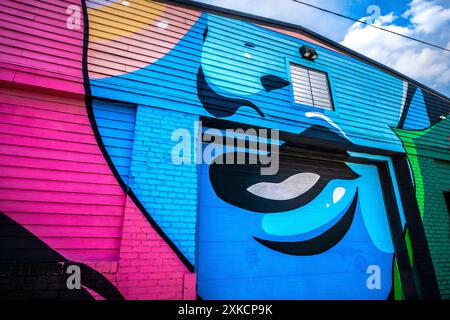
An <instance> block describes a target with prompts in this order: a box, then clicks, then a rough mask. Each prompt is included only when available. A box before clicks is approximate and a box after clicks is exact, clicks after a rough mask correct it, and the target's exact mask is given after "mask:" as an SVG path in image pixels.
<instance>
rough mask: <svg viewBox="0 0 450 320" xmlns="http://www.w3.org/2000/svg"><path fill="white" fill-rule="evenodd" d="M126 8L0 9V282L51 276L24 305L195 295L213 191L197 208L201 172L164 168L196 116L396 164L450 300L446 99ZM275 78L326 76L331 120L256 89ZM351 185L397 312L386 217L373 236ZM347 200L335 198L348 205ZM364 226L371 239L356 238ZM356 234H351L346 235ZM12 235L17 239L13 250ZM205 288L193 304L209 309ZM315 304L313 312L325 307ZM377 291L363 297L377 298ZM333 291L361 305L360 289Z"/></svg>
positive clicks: (94, 3) (258, 30)
mask: <svg viewBox="0 0 450 320" xmlns="http://www.w3.org/2000/svg"><path fill="white" fill-rule="evenodd" d="M126 3H127V5H126V4H123V2H122V1H104V0H87V1H78V0H73V1H62V0H61V1H56V2H55V1H31V0H20V1H6V2H5V3H4V5H3V7H2V9H1V12H0V14H1V16H0V18H1V19H0V23H1V28H2V29H1V34H2V37H3V38H4V39H5V41H3V42H2V45H1V46H0V48H1V50H0V54H1V58H0V61H1V70H2V72H1V81H2V84H4V86H3V87H2V89H1V95H0V97H1V102H2V104H1V117H0V120H1V121H0V129H1V135H2V140H1V145H0V146H1V149H0V164H1V167H0V195H1V196H0V204H1V206H0V212H1V213H2V221H3V222H2V230H3V232H2V233H1V234H0V236H2V238H4V239H5V241H2V243H4V244H6V245H4V247H2V255H3V257H2V261H9V262H14V264H15V265H16V266H17V269H14V270H16V271H14V272H15V273H13V274H14V275H15V276H11V274H8V273H7V272H6V271H3V272H2V276H3V277H4V278H6V279H19V280H17V281H19V282H20V281H21V282H23V283H28V282H31V283H33V282H36V281H37V280H36V279H33V278H32V279H27V280H26V281H25V280H23V279H24V277H23V276H22V275H23V274H24V273H26V272H25V271H23V270H25V269H26V268H31V269H32V270H34V271H33V272H35V274H36V275H37V276H39V275H47V276H48V277H49V278H50V276H51V275H55V274H58V275H59V277H56V280H54V282H55V283H56V284H55V286H54V288H57V289H56V290H53V289H50V288H47V287H45V285H43V284H36V285H35V287H39V290H38V291H37V290H34V289H30V290H29V291H27V294H28V295H31V296H39V295H41V294H42V295H44V296H45V295H47V296H51V295H52V294H53V295H59V296H60V297H65V295H67V297H75V298H77V297H78V298H79V297H86V298H106V299H114V298H126V299H166V298H168V299H170V298H173V299H181V298H184V299H192V298H195V295H196V279H195V273H199V272H201V268H202V266H203V267H204V268H210V269H209V270H212V271H211V272H210V273H214V272H213V271H214V269H212V268H213V267H212V265H210V266H209V267H208V265H207V264H202V265H199V264H198V263H199V261H205V260H201V259H202V258H201V257H199V256H198V255H197V253H198V252H202V251H201V248H199V240H198V237H199V234H202V231H203V230H205V231H207V230H208V227H210V226H211V227H212V226H213V224H208V223H206V222H205V221H207V219H206V218H205V219H206V220H202V219H203V218H202V217H205V215H203V216H202V214H201V212H202V211H201V210H202V209H201V207H202V206H203V207H208V206H210V204H208V203H206V204H205V199H213V197H214V196H215V195H214V194H216V195H217V194H218V192H219V191H217V189H214V190H213V189H212V188H210V189H209V191H210V193H211V195H212V196H211V198H209V195H207V192H206V191H205V190H206V189H204V187H203V188H202V185H203V186H204V185H205V184H207V183H209V182H208V180H202V172H203V170H210V169H208V168H205V167H201V166H200V167H198V166H196V165H195V164H191V165H175V164H173V163H172V161H171V158H170V151H171V150H172V148H173V146H175V145H176V144H177V143H178V142H179V141H176V140H173V139H172V133H173V131H174V130H175V129H179V128H181V129H184V130H186V132H187V133H188V134H189V135H190V137H192V138H193V139H192V145H195V143H196V140H195V137H196V135H197V134H198V132H197V131H196V128H195V125H194V123H195V122H196V121H198V120H199V119H200V117H202V119H219V120H229V121H233V122H236V123H244V124H246V125H254V126H260V127H265V128H274V129H278V130H281V131H283V132H285V133H287V134H292V135H298V137H299V139H303V138H304V136H305V133H309V132H310V130H308V129H311V128H321V130H319V132H327V134H319V135H318V134H317V133H314V134H313V138H317V139H319V138H320V140H330V141H329V142H331V143H337V141H345V145H346V146H348V151H350V149H351V150H352V151H355V150H358V151H359V152H370V153H372V156H374V155H378V154H385V153H386V152H395V153H399V154H405V153H406V154H407V155H408V159H409V161H410V164H411V170H412V176H413V178H414V183H415V188H416V197H417V202H418V206H419V209H420V213H421V215H422V219H423V225H424V228H425V232H426V236H427V240H428V242H429V244H430V252H431V256H432V259H433V263H434V265H435V269H436V276H437V279H438V282H439V286H440V290H441V295H442V297H448V292H449V291H448V290H449V288H448V279H449V276H450V275H449V274H448V271H447V270H448V264H449V263H450V261H448V246H447V245H446V244H445V243H447V244H448V232H447V231H448V229H449V228H448V215H446V211H445V207H444V205H445V204H444V203H443V198H439V196H441V195H442V191H445V190H446V189H448V188H449V186H448V183H446V182H447V181H448V179H446V178H445V177H446V175H447V173H448V170H449V169H448V163H447V162H448V161H449V158H448V136H449V129H448V125H447V124H448V123H447V122H448V121H447V120H443V119H441V116H445V115H447V114H448V113H449V111H450V107H449V101H448V99H444V98H436V97H435V96H434V95H433V94H432V93H430V92H428V91H427V90H425V89H423V88H418V87H417V86H416V85H414V84H410V83H408V82H407V81H405V80H403V79H400V78H399V77H396V76H394V75H392V74H391V73H388V72H386V71H383V70H381V69H380V68H378V67H375V66H373V65H371V64H369V63H367V62H364V61H361V60H360V59H357V58H355V57H353V56H352V55H351V54H349V53H345V52H343V51H342V50H341V49H337V48H334V47H333V46H332V45H330V44H326V43H324V42H323V41H322V40H320V39H316V38H313V37H312V36H309V35H307V34H305V33H304V32H299V31H296V30H294V29H289V28H284V27H283V28H282V27H280V26H276V25H272V24H267V23H263V22H260V21H252V20H250V19H242V18H237V17H233V16H230V15H224V14H220V13H217V12H210V11H208V10H202V9H200V8H196V7H191V6H184V5H179V4H174V3H170V2H159V1H144V0H133V1H127V2H126ZM70 6H72V7H70ZM69 7H70V8H69ZM68 8H69V9H68ZM77 12H78V14H79V16H77ZM68 17H72V18H74V19H75V21H76V19H77V17H78V18H79V25H78V27H71V28H69V27H68V26H67V19H68ZM71 22H73V20H71ZM304 44H307V45H310V46H312V47H313V48H315V49H316V50H317V52H318V54H319V57H318V59H317V60H316V61H314V62H311V61H307V60H305V59H302V58H301V57H300V55H299V48H300V47H301V46H302V45H304ZM289 63H296V64H300V65H303V66H305V67H309V68H313V69H317V70H319V71H322V72H326V73H327V74H328V78H329V82H330V89H331V92H332V98H333V103H334V107H335V109H334V110H333V111H328V110H321V109H317V108H314V107H312V106H308V105H301V104H296V103H295V102H294V101H293V98H292V96H293V94H292V86H290V85H284V86H279V87H277V88H275V89H272V90H267V89H266V88H265V87H264V84H263V83H262V78H263V77H264V76H268V75H270V76H272V77H276V78H278V79H282V80H284V81H286V83H290V82H291V80H292V79H291V76H290V73H289ZM393 128H398V130H393ZM411 132H412V133H411ZM435 132H438V133H435ZM416 140H417V141H420V142H417V141H416ZM419 145H420V147H418V146H419ZM424 150H426V151H424ZM422 153H424V155H422ZM350 166H352V165H350ZM356 167H357V166H356ZM354 170H357V169H355V168H354ZM360 170H361V172H366V171H370V170H368V169H364V168H363V169H360ZM418 170H420V172H423V173H421V174H418V173H417V172H419V171H418ZM427 170H429V171H427ZM375 171H376V170H375ZM432 174H434V175H435V176H436V177H441V178H440V180H439V181H440V182H439V183H436V180H437V179H429V177H431V176H433V175H432ZM360 175H361V176H362V179H359V178H358V179H359V180H358V179H357V180H356V182H355V181H352V182H349V184H348V186H347V185H346V188H347V189H346V190H353V189H352V188H354V189H355V190H357V188H359V189H360V190H363V191H360V192H359V195H360V198H359V199H360V200H359V201H360V202H359V205H358V210H359V211H358V210H357V212H359V213H358V214H357V217H359V219H360V221H359V220H358V221H359V222H358V223H359V226H360V229H358V230H366V229H367V231H364V232H365V233H364V234H365V235H366V233H367V234H368V236H367V239H368V240H367V243H368V244H369V245H374V247H375V249H374V250H376V248H378V249H379V248H380V245H377V240H374V239H377V237H378V239H379V240H380V241H381V242H383V241H384V242H385V243H388V245H386V246H387V247H388V249H386V247H385V249H384V250H378V251H379V252H378V251H377V253H376V254H378V255H379V256H382V255H386V257H385V258H383V259H386V261H389V263H387V262H386V265H387V264H389V267H388V269H389V272H390V275H389V281H388V284H387V285H388V286H392V288H396V291H395V292H394V293H395V296H396V297H400V298H401V296H402V293H401V288H399V286H398V285H396V284H395V283H394V282H395V278H396V274H395V268H396V265H395V262H391V261H393V259H394V251H393V248H392V245H391V244H390V245H389V243H390V242H391V238H390V235H389V226H388V221H387V217H386V214H385V212H384V211H383V210H384V209H382V208H381V209H380V210H378V211H377V212H376V213H377V216H378V217H379V220H378V222H376V223H375V224H370V223H368V222H367V219H366V217H368V216H369V217H370V216H371V214H370V211H367V210H366V209H364V208H368V206H367V205H364V201H365V200H363V198H361V197H362V196H361V192H362V193H364V192H368V191H367V190H370V188H372V187H371V186H370V188H369V184H370V183H369V182H368V181H369V180H370V179H369V178H367V177H372V178H371V179H375V180H376V179H377V178H376V173H374V174H373V175H372V174H370V173H360ZM392 175H393V176H395V172H392ZM373 177H375V178H373ZM353 178H354V177H353ZM330 180H332V179H331V178H330ZM277 182H278V181H277ZM393 184H394V189H398V188H397V187H398V186H397V185H396V182H393ZM374 185H377V183H376V182H374ZM336 187H337V186H336ZM365 188H366V191H364V189H365ZM325 191H326V192H328V191H330V192H331V191H332V190H331V189H330V190H328V189H326V190H325ZM325 191H324V192H325ZM399 193H400V191H398V190H397V191H396V195H395V196H396V197H397V201H398V202H399V203H400V202H401V200H400V196H399ZM317 196H318V198H317V199H319V195H317ZM320 197H325V193H321V195H320ZM346 197H348V198H349V199H350V200H351V197H350V193H347V196H346ZM222 200H224V198H223V197H222V198H221V200H220V201H222ZM211 201H213V200H211ZM214 201H215V200H214ZM411 201H416V199H411ZM309 202H312V201H308V202H306V203H303V204H302V205H301V206H300V207H303V206H304V205H306V204H308V203H309ZM247 203H250V202H247ZM377 203H379V204H381V203H382V196H381V195H380V197H379V198H378V200H377ZM229 204H230V202H229V201H228V202H227V201H226V200H224V202H223V203H222V202H220V203H219V206H229ZM310 206H311V207H312V206H313V204H311V205H310ZM314 206H315V205H314ZM244 207H245V206H244ZM240 209H242V207H241V208H240V207H239V206H234V207H233V208H232V209H231V208H230V211H229V212H230V213H233V212H235V211H233V210H237V211H236V212H237V213H239V210H240ZM347 209H348V208H347ZM207 210H209V209H207ZM253 211H257V210H253ZM399 211H402V210H401V208H400V205H399ZM203 212H210V211H203ZM365 212H368V214H367V213H365ZM359 214H360V215H359ZM365 219H366V220H365ZM266 220H270V219H266ZM274 220H276V219H274ZM223 221H224V223H228V222H229V219H227V217H226V216H225V217H224V220H223ZM236 221H238V220H236ZM312 221H313V219H311V221H310V222H311V223H312ZM328 222H329V223H331V221H327V223H328ZM402 224H403V226H404V227H405V219H404V217H403V216H402ZM254 226H255V225H254V224H253V227H254ZM374 226H382V227H380V228H379V230H381V231H379V232H374V231H371V230H375V229H376V228H374ZM240 227H242V226H239V225H234V228H236V229H239V228H240ZM217 228H218V231H221V230H219V229H220V228H221V226H218V227H217ZM355 228H356V227H353V229H351V230H353V231H352V232H351V233H349V234H362V233H361V232H363V231H358V232H356V233H355V231H354V230H355ZM358 228H359V227H358ZM222 229H223V230H224V231H225V230H227V229H226V226H223V225H222ZM250 229H251V228H250ZM319 229H320V228H319ZM199 230H201V231H199ZM212 230H213V231H214V229H212ZM316 231H317V230H316ZM445 232H447V233H445ZM219 233H220V232H218V233H217V234H219ZM445 235H447V236H445ZM22 238H27V239H30V240H29V241H28V242H26V241H25V242H22V241H17V239H22ZM365 239H366V238H365ZM210 240H212V241H213V240H214V238H211V239H210ZM446 241H447V242H446ZM350 242H351V241H350ZM443 244H444V245H443ZM369 245H368V246H369ZM36 247H38V248H40V250H38V251H36V250H33V248H36ZM345 248H347V249H348V248H350V249H351V248H352V247H351V246H349V247H345ZM367 248H368V247H366V248H363V249H362V250H363V251H364V250H366V249H367ZM219 250H220V248H219ZM252 250H253V249H252ZM252 250H250V251H251V252H250V251H248V252H247V253H246V256H245V259H246V262H247V263H249V265H250V266H253V265H255V263H258V261H260V260H261V261H264V260H265V259H266V258H267V257H268V255H267V253H266V252H264V251H262V259H260V260H259V259H258V258H257V257H258V254H259V250H262V249H260V248H259V247H258V249H256V250H257V251H254V250H253V251H252ZM332 250H335V249H332ZM371 250H372V249H371ZM41 252H42V253H41ZM203 252H205V251H203ZM215 252H220V251H217V250H215ZM236 252H237V251H236ZM255 252H258V253H255ZM330 252H331V251H330ZM330 252H328V254H331V256H332V255H333V254H334V251H333V252H331V253H330ZM374 252H375V251H374ZM413 254H414V253H412V252H410V255H413ZM231 255H233V251H232V250H231ZM319 256H320V255H319ZM319 256H317V259H320V258H321V257H319ZM283 259H284V258H283ZM349 259H350V258H349ZM207 260H208V259H207ZM325 260H326V259H325ZM325 260H324V261H325ZM25 261H28V263H27V264H24V263H23V262H25ZM272 261H276V256H275V257H274V259H272ZM289 261H292V260H289ZM31 262H32V263H31ZM58 262H65V264H64V265H63V266H62V267H60V266H61V265H60V264H58ZM325 262H326V261H325ZM325 262H324V263H325ZM42 263H44V267H42ZM345 263H354V261H352V260H348V261H346V262H345ZM69 264H78V265H80V266H82V268H83V269H82V270H83V272H86V274H89V275H91V274H92V276H90V277H89V281H87V282H86V283H83V285H84V288H85V289H84V290H83V291H82V292H81V294H80V295H76V294H75V295H74V294H73V292H68V291H67V290H66V288H65V286H64V285H61V283H62V282H64V281H65V280H66V277H65V276H61V274H63V275H64V272H65V270H66V266H67V265H69ZM236 264H242V260H236ZM261 265H262V264H260V266H259V268H260V269H265V270H267V268H264V267H261ZM269 267H270V266H269ZM6 270H9V269H7V268H6ZM207 271H208V270H207ZM358 272H360V273H361V274H363V273H364V272H365V269H361V270H359V271H358ZM17 275H19V276H17ZM37 276H36V277H35V278H38V277H37ZM212 276H213V278H214V274H213V275H212ZM333 278H336V277H334V276H333ZM20 279H22V280H20ZM205 279H206V278H205ZM286 279H287V280H289V279H288V278H286ZM206 282H207V281H206ZM206 282H204V283H206ZM322 282H323V281H320V283H322ZM36 283H37V282H36ZM98 283H101V284H102V285H98ZM236 283H237V282H236ZM305 283H306V285H307V284H308V282H305ZM10 285H11V286H13V285H16V284H15V283H12V284H10ZM339 285H342V287H343V288H345V283H341V284H339ZM231 287H233V283H231ZM255 287H257V286H255ZM10 288H11V287H3V291H2V294H4V295H6V294H9V293H8V292H9V290H10ZM202 288H205V287H204V286H203V287H202ZM392 288H390V289H392ZM207 289H208V287H206V289H205V290H203V291H202V292H204V298H206V299H207V298H213V297H214V295H213V294H211V295H210V296H209V295H208V292H209V291H208V290H207ZM294 289H295V288H294ZM294 289H293V290H294ZM320 289H321V288H320V287H318V288H315V290H316V291H314V292H316V295H314V296H313V297H316V298H322V297H323V296H321V294H324V292H325V293H326V292H327V291H326V290H320ZM390 291H391V290H384V291H383V292H382V294H380V295H374V296H371V297H370V298H377V299H379V298H382V299H384V298H388V296H389V293H390ZM3 292H5V293H3ZM230 292H231V291H230ZM230 294H232V292H231V293H230ZM337 294H338V296H333V297H337V298H367V295H366V293H365V292H363V291H361V293H360V295H358V294H357V293H356V292H345V293H344V294H342V295H341V296H339V293H337ZM19 296H20V293H19ZM226 297H229V296H226ZM242 297H244V298H245V297H248V296H245V295H244V296H242ZM293 297H294V296H293ZM301 297H302V298H305V296H301ZM299 298H300V296H299ZM306 298H307V297H306Z"/></svg>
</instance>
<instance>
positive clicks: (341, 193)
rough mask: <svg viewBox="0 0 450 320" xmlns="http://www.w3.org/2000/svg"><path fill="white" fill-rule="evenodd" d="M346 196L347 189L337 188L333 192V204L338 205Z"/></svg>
mask: <svg viewBox="0 0 450 320" xmlns="http://www.w3.org/2000/svg"><path fill="white" fill-rule="evenodd" d="M344 194H345V188H343V187H337V188H336V189H334V191H333V203H338V202H339V201H340V200H341V199H342V197H343V196H344Z"/></svg>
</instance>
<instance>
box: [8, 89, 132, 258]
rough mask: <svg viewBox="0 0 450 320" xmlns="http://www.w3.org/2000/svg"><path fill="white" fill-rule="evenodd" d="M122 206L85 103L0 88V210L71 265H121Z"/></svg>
mask: <svg viewBox="0 0 450 320" xmlns="http://www.w3.org/2000/svg"><path fill="white" fill-rule="evenodd" d="M124 204H125V195H124V194H123V191H122V190H121V188H120V187H119V185H118V184H117V183H116V181H115V178H114V176H113V175H112V173H111V170H110V169H109V167H108V165H107V163H106V161H105V159H104V157H103V155H102V153H101V152H100V149H99V147H98V145H97V142H96V140H95V137H94V135H93V132H92V129H91V125H90V123H89V119H88V117H87V114H86V108H85V105H84V99H82V98H81V97H80V98H64V97H57V96H54V95H49V94H45V93H40V92H34V91H31V90H27V91H24V90H20V89H13V88H11V87H9V88H8V87H4V88H1V89H0V211H2V212H4V213H5V214H7V215H8V216H10V217H11V218H12V219H13V220H15V221H16V222H18V223H20V224H21V225H23V226H25V227H26V228H27V229H29V230H30V231H31V232H32V233H33V234H35V235H37V236H39V238H41V239H42V240H43V241H45V242H46V243H47V244H49V245H50V246H51V247H52V248H54V249H56V250H57V251H58V252H60V253H61V254H62V255H64V256H65V257H66V258H69V259H73V260H116V259H117V258H118V254H119V251H118V250H119V246H120V239H121V235H122V220H123V214H124ZM0 237H1V238H2V239H1V242H2V243H3V245H9V246H12V247H14V246H15V243H16V241H20V239H13V237H14V235H8V234H1V235H0Z"/></svg>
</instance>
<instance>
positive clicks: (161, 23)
mask: <svg viewBox="0 0 450 320" xmlns="http://www.w3.org/2000/svg"><path fill="white" fill-rule="evenodd" d="M156 26H157V27H158V28H161V29H167V27H168V26H169V23H168V22H167V21H158V23H157V24H156Z"/></svg>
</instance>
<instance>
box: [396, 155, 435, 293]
mask: <svg viewBox="0 0 450 320" xmlns="http://www.w3.org/2000/svg"><path fill="white" fill-rule="evenodd" d="M392 159H393V164H394V169H395V177H396V178H397V182H398V186H399V191H400V197H401V201H402V205H403V211H404V213H405V219H406V224H407V226H408V229H409V235H410V240H411V247H412V251H413V253H414V254H413V261H414V274H417V278H418V281H419V285H418V288H417V290H418V291H419V293H420V295H421V298H422V299H429V300H438V299H440V298H441V296H440V293H439V287H438V283H437V279H436V273H435V271H434V265H433V262H432V259H431V254H430V250H429V248H428V242H427V239H426V236H425V230H424V227H423V223H422V218H421V215H420V210H419V205H418V203H417V198H416V192H415V189H414V185H413V183H412V180H411V175H410V169H409V165H408V160H407V158H406V156H404V155H399V156H396V157H393V158H392Z"/></svg>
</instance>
